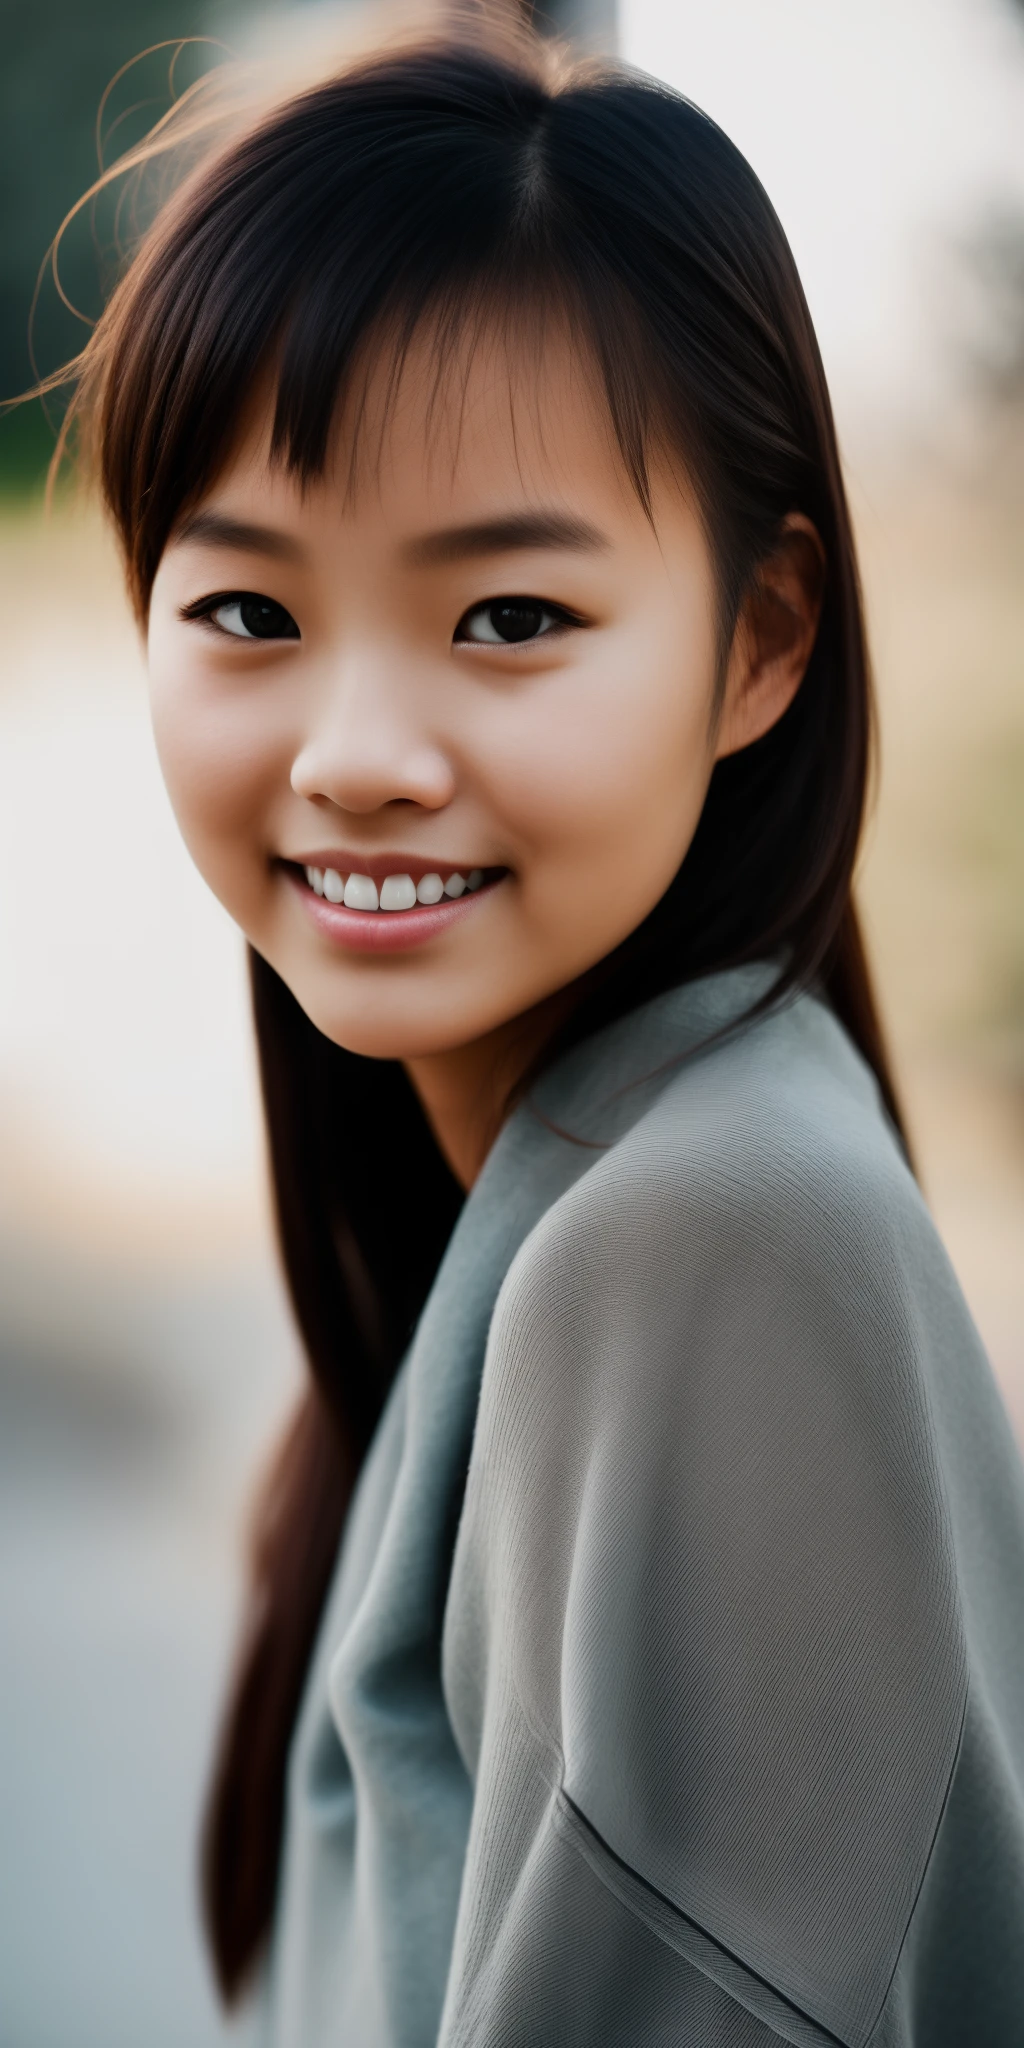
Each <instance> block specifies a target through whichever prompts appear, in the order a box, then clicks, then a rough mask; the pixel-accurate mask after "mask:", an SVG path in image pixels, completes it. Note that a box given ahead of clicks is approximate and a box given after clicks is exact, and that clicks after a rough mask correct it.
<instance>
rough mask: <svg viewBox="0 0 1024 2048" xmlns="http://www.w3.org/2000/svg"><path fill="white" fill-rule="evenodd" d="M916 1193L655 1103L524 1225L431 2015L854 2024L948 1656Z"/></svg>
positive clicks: (552, 2027) (899, 1866) (461, 1553)
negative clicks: (462, 1815) (437, 1994)
mask: <svg viewBox="0 0 1024 2048" xmlns="http://www.w3.org/2000/svg"><path fill="white" fill-rule="evenodd" d="M916 1200H917V1197H916V1195H915V1194H914V1192H913V1190H912V1184H910V1183H909V1176H907V1175H906V1174H905V1172H904V1169H903V1168H902V1166H901V1164H900V1163H899V1162H898V1161H897V1160H896V1158H895V1155H894V1154H893V1157H892V1160H891V1161H889V1159H888V1157H887V1156H883V1160H882V1164H881V1165H879V1163H878V1160H877V1158H875V1159H872V1160H871V1161H870V1162H868V1163H867V1164H865V1163H864V1162H860V1161H858V1160H857V1159H856V1157H854V1158H853V1159H852V1160H851V1159H850V1158H845V1159H843V1160H842V1161H840V1162H839V1164H838V1165H837V1163H836V1161H835V1158H834V1157H833V1156H831V1155H830V1154H829V1153H828V1150H827V1148H825V1150H824V1152H823V1151H822V1148H821V1147H820V1146H819V1147H816V1146H815V1144H813V1143H811V1142H803V1141H801V1139H800V1136H799V1133H797V1134H796V1136H794V1135H793V1133H792V1132H790V1131H787V1132H785V1133H783V1134H781V1135H780V1134H779V1133H778V1132H767V1133H765V1134H764V1135H763V1139H762V1140H761V1141H759V1140H758V1139H757V1138H756V1136H755V1137H754V1138H753V1139H752V1137H751V1133H750V1131H749V1129H748V1130H745V1131H744V1132H743V1134H742V1144H733V1145H730V1142H729V1132H728V1128H727V1127H726V1128H725V1131H724V1134H723V1129H722V1126H721V1124H718V1123H716V1125H715V1126H714V1129H713V1130H710V1129H709V1133H708V1140H707V1142H706V1143H704V1144H703V1145H702V1144H701V1142H700V1132H699V1131H697V1133H696V1134H695V1133H694V1132H693V1131H692V1130H691V1131H690V1132H688V1134H687V1144H686V1146H685V1147H681V1146H679V1145H678V1143H676V1144H674V1143H673V1142H672V1134H671V1133H667V1134H661V1135H660V1136H659V1134H657V1133H655V1135H654V1137H652V1136H651V1134H650V1133H649V1132H647V1131H641V1132H640V1133H639V1134H638V1135H637V1136H636V1138H635V1139H634V1140H633V1141H631V1142H630V1143H629V1144H627V1145H624V1146H620V1147H618V1148H616V1150H615V1152H614V1154H612V1155H610V1156H609V1158H608V1160H607V1162H606V1164H605V1165H603V1166H601V1165H599V1166H598V1167H596V1168H595V1169H594V1170H593V1171H592V1172H591V1173H589V1174H588V1175H587V1176H586V1177H585V1179H584V1180H583V1181H582V1182H580V1183H579V1184H578V1185H577V1187H576V1188H575V1189H574V1190H572V1191H571V1192H570V1194H569V1195H568V1196H567V1197H566V1198H565V1199H564V1200H563V1201H562V1202H560V1203H559V1204H558V1205H557V1206H556V1208H555V1209H554V1210H552V1211H551V1212H550V1213H549V1215H548V1217H547V1218H546V1219H545V1222H544V1224H543V1226H542V1227H541V1229H540V1230H539V1231H538V1232H536V1233H535V1234H534V1237H533V1239H532V1240H531V1241H530V1242H529V1244H528V1245H527V1246H526V1247H525V1248H524V1251H523V1253H522V1254H521V1255H520V1258H519V1260H518V1261H517V1264H516V1266H515V1267H514V1268H513V1271H512V1273H511V1275H510V1276H509V1281H508V1282H507V1283H506V1288H505V1290H504V1292H503V1297H502V1299H501V1301H500V1303H499V1310H498V1314H497V1316H496V1319H495V1324H494V1328H493V1332H492V1343H491V1349H490V1355H489V1358H488V1363H487V1367H486V1370H485V1378H484V1387H483V1392H482V1397H481V1410H480V1418H479V1424H478V1437H477V1444H476V1448H475V1451H474V1467H473V1470H472V1471H471V1480H470V1487H469V1489H468V1491H467V1499H466V1507H465V1512H464V1517H463V1525H462V1528H461V1530H460V1537H459V1545H458V1551H457V1556H456V1570H455V1573H454V1575H453V1582H452V1598H451V1601H450V1613H449V1626H448V1629H447V1638H446V1685H447V1687H448V1691H449V1697H450V1701H451V1708H452V1712H453V1719H454V1721H455V1725H456V1730H457V1733H460V1740H461V1741H462V1742H463V1745H464V1750H465V1753H466V1756H467V1761H468V1763H469V1765H470V1768H471V1769H472V1770H473V1772H474V1774H475V1779H476V1801H475V1810H474V1824H473V1831H472V1835H471V1841H470V1852H469V1858H468V1861H467V1870H466V1882H465V1885H464V1892H463V1910H462V1913H461V1915H460V1927H459V1931H458V1934H457V1939H456V1951H455V1957H454V1962H453V1980H452V1986H451V1995H450V1999H449V2007H448V2015H447V2025H448V2027H449V2029H450V2031H449V2032H448V2033H443V2035H442V2038H443V2039H444V2040H445V2042H446V2043H448V2042H450V2043H452V2044H454V2043H455V2042H456V2041H459V2042H460V2043H461V2042H462V2041H463V2040H465V2041H467V2042H468V2041H469V2040H472V2041H473V2043H474V2048H497V2044H498V2043H501V2044H503V2048H505V2044H507V2048H511V2044H513V2043H516V2044H519V2043H522V2044H523V2048H526V2044H527V2042H530V2043H543V2042H546V2041H550V2042H551V2043H552V2044H554V2043H556V2042H557V2043H558V2044H559V2048H577V2044H579V2048H583V2044H584V2043H589V2042H592V2041H597V2040H601V2041H602V2043H604V2044H607V2048H626V2044H632V2043H633V2042H636V2043H637V2044H639V2043H641V2042H643V2043H645V2044H647V2043H655V2042H660V2041H665V2042H666V2043H668V2042H669V2041H672V2042H691V2041H692V2042H694V2043H700V2044H701V2048H725V2044H731V2043H736V2044H738V2048H747V2044H749V2048H756V2044H762V2043H767V2042H769V2041H772V2040H785V2041H791V2042H796V2043H802V2042H815V2043H817V2042H822V2041H833V2042H834V2041H840V2042H842V2043H845V2044H847V2048H860V2044H866V2043H867V2042H868V2040H869V2038H870V2037H871V2035H872V2032H873V2030H874V2029H876V2027H877V2025H878V2023H879V2018H880V2015H881V2014H882V2011H883V2007H884V2005H885V2000H886V1995H887V1992H888V1989H889V1986H890V1984H891V1982H892V1979H893V1974H894V1971H895V1969H896V1965H897V1961H898V1957H899V1953H900V1948H901V1945H902V1943H903V1941H904V1938H905V1935H906V1931H907V1927H908V1924H909V1921H910V1918H911V1915H912V1912H913V1908H914V1903H915V1900H916V1898H917V1895H918V1892H919V1889H920V1886H921V1883H922V1879H923V1876H924V1873H925V1870H926V1868H927V1865H928V1861H929V1857H930V1855H931V1852H932V1847H933V1844H934V1841H935V1837H936V1831H937V1829H938V1826H939V1823H940V1819H941V1816H942V1812H943V1807H944V1803H945V1800H946V1798H947V1795H948V1790H949V1785H950V1781H951V1776H952V1772H953V1768H954V1764H955V1761H956V1755H957V1747H958V1742H959V1739H960V1731H961V1728H962V1724H963V1717H964V1707H965V1699H966V1685H967V1679H966V1654H965V1650H964V1642H963V1632H962V1628H961V1625H960V1616H959V1608H958V1594H957V1583H956V1568H955V1559H954V1555H953V1548H952V1542H951V1538H950V1533H949V1528H948V1523H947V1516H946V1513H945V1508H944V1503H943V1495H942V1485H941V1479H940V1474H939V1471H938V1467H937V1460H936V1454H935V1447H934V1442H933V1435H932V1430H931V1426H930V1421H929V1407H928V1392H927V1337H926V1334H925V1321H924V1320H923V1319H922V1317H921V1316H920V1314H919V1313H918V1304H917V1301H916V1297H915V1278H914V1271H913V1257H912V1249H908V1247H911V1241H912V1236H913V1232H912V1231H910V1232H909V1234H908V1229H907V1223H906V1219H907V1214H908V1204H909V1205H910V1206H911V1207H912V1205H913V1203H914V1202H915V1201H916ZM527 2015H529V2016H530V2017H529V2019H527ZM876 2038H877V2036H876Z"/></svg>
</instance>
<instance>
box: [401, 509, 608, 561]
mask: <svg viewBox="0 0 1024 2048" xmlns="http://www.w3.org/2000/svg"><path fill="white" fill-rule="evenodd" d="M610 546H611V542H610V540H609V539H608V536H607V534H604V533H602V532H601V531H600V529H599V528H598V527H596V526H591V525H589V524H588V522H587V520H585V519H576V518H573V517H572V515H571V514H570V513H566V512H516V513H510V514H509V515H508V516H507V517H506V518H503V519H484V520H481V521H479V522H478V523H477V524H474V525H471V526H448V527H445V528H443V529H442V530H441V531H440V532H437V533H424V534H420V535H419V536H418V537H417V538H416V539H415V540H409V541H406V542H405V544H404V546H403V548H402V553H403V555H404V556H405V559H406V561H407V562H408V563H410V565H411V566H413V567H414V568H429V567H431V566H432V565H433V564H435V563H438V562H464V561H469V560H471V559H472V557H473V556H474V555H503V554H508V553H511V552H512V551H513V550H515V549H517V548H523V549H525V548H574V549H576V550H577V551H586V552H590V553H593V552H596V551H598V550H603V549H605V548H609V547H610Z"/></svg>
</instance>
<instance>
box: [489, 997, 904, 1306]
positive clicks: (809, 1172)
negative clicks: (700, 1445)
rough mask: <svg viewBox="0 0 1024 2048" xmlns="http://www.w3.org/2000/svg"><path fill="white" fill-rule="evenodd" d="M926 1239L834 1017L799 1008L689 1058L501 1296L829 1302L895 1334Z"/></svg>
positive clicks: (534, 1245)
mask: <svg viewBox="0 0 1024 2048" xmlns="http://www.w3.org/2000/svg"><path fill="white" fill-rule="evenodd" d="M922 1241H931V1242H932V1243H934V1230H933V1228H932V1225H931V1222H930V1219H929V1217H928V1214H927V1211H926V1209H925V1207H924V1204H923V1202H922V1199H921V1196H920V1193H919V1190H918V1188H917V1186H916V1183H915V1181H914V1179H913V1177H912V1175H911V1173H910V1171H909V1169H908V1167H907V1164H906V1161H905V1159H904V1156H903V1153H902V1150H901V1148H900V1145H899V1142H898V1139H897V1137H896V1135H895V1133H894V1131H893V1130H892V1128H891V1126H890V1125H889V1123H888V1120H887V1119H886V1117H885V1114H884V1112H883V1110H882V1107H881V1104H880V1102H879V1099H878V1093H877V1089H876V1086H875V1083H874V1079H873V1076H872V1075H871V1074H870V1073H869V1072H868V1070H867V1069H866V1067H865V1066H864V1063H863V1062H862V1061H861V1060H860V1058H859V1056H858V1055H857V1053H856V1052H855V1050H854V1048H853V1047H852V1045H851V1044H850V1042H849V1040H848V1039H847V1038H846V1036H845V1034H844V1033H843V1031H842V1029H841V1027H840V1026H839V1025H838V1023H837V1022H836V1021H835V1019H834V1018H833V1017H832V1016H831V1015H830V1014H829V1013H828V1012H827V1011H826V1010H825V1009H824V1008H823V1007H822V1006H821V1005H820V1004H818V1003H816V1002H814V1001H812V1000H811V999H809V998H803V999H801V1000H799V1001H798V1002H796V1003H794V1004H792V1005H790V1006H789V1008H787V1009H785V1010H783V1011H781V1012H780V1013H778V1014H777V1015H773V1016H770V1017H768V1018H765V1019H764V1020H762V1021H761V1022H759V1023H758V1024H756V1025H755V1026H753V1027H752V1028H750V1029H749V1030H747V1031H745V1032H743V1033H741V1034H739V1035H737V1037H735V1038H734V1039H732V1040H728V1041H726V1042H724V1043H723V1044H721V1045H718V1046H715V1047H712V1048H711V1049H710V1050H709V1051H708V1052H707V1053H705V1054H703V1055H701V1056H698V1057H697V1058H696V1059H694V1060H693V1061H691V1062H685V1063H683V1064H681V1066H680V1067H679V1069H678V1071H677V1072H676V1073H675V1074H674V1075H673V1076H672V1077H671V1078H670V1079H669V1080H668V1081H667V1082H666V1085H665V1086H664V1088H663V1089H662V1090H661V1092H660V1093H659V1095H658V1096H657V1098H656V1100H655V1101H654V1103H653V1104H652V1105H651V1106H650V1107H649V1108H648V1109H647V1110H646V1112H645V1113H644V1114H643V1115H642V1116H641V1117H640V1118H639V1119H638V1120H637V1121H636V1122H635V1123H634V1124H633V1126H632V1127H631V1128H630V1129H629V1130H628V1131H627V1132H626V1133H625V1135H624V1136H622V1137H621V1138H620V1139H619V1140H618V1142H617V1143H616V1144H615V1145H613V1146H611V1147H610V1148H609V1149H608V1150H607V1151H605V1152H604V1153H602V1154H600V1155H598V1156H597V1157H596V1159H595V1161H594V1163H593V1165H592V1166H591V1167H590V1168H589V1169H588V1171H587V1172H585V1173H584V1174H583V1175H582V1176H581V1177H580V1178H579V1179H578V1180H577V1181H576V1182H575V1184H574V1185H573V1186H572V1187H571V1188H570V1189H569V1190H568V1191H567V1192H566V1194H565V1195H564V1196H563V1197H562V1198H561V1200H559V1201H558V1202H557V1203H555V1204H554V1205H553V1207H552V1208H551V1209H550V1210H549V1211H548V1213H547V1215H546V1216H545V1217H544V1218H543V1219H542V1221H541V1224H540V1225H539V1227H538V1228H537V1229H536V1230H535V1231H534V1232H533V1233H532V1235H531V1237H530V1238H529V1239H528V1240H527V1242H526V1244H525V1245H524V1247H523V1250H522V1252H521V1253H520V1256H519V1258H518V1260H517V1261H516V1264H515V1266H514V1268H513V1270H512V1272H511V1274H510V1275H509V1282H508V1286H507V1296H508V1297H510V1298H511V1299H516V1298H518V1299H520V1300H522V1299H523V1298H524V1296H525V1297H532V1298H533V1300H534V1302H535V1305H537V1306H538V1307H539V1305H540V1303H541V1301H542V1300H543V1298H544V1296H545V1294H546V1292H547V1290H548V1288H550V1287H554V1289H555V1290H556V1292H557V1295H558V1297H559V1299H560V1301H561V1304H562V1309H563V1313H564V1309H565V1294H566V1286H567V1283H568V1282H569V1281H570V1279H571V1277H572V1276H574V1275H575V1276H576V1278H577V1280H578V1283H579V1287H580V1289H581V1291H582V1292H583V1293H584V1294H585V1295H586V1298H587V1299H588V1301H589V1302H590V1303H591V1304H592V1306H593V1308H594V1310H595V1311H596V1312H599V1313H605V1312H609V1313H612V1314H614V1313H615V1309H616V1305H617V1304H620V1305H621V1306H622V1307H623V1308H625V1309H627V1310H628V1312H629V1313H630V1314H633V1315H635V1314H636V1313H637V1312H638V1311H639V1312H640V1313H641V1314H643V1315H644V1316H646V1315H647V1314H648V1313H656V1312H657V1311H658V1310H659V1309H660V1310H661V1311H665V1312H668V1313H670V1314H672V1313H674V1314H678V1313H680V1312H683V1313H685V1312H686V1310H687V1308H690V1309H693V1308H695V1307H696V1304H697V1302H698V1301H699V1300H702V1299H703V1300H705V1301H707V1300H709V1298H711V1297H713V1298H714V1299H715V1300H717V1302H718V1304H719V1307H720V1309H721V1310H722V1311H723V1312H725V1311H727V1310H731V1311H732V1312H735V1311H736V1310H737V1308H738V1306H739V1298H738V1296H739V1293H741V1292H742V1288H743V1286H744V1283H746V1286H747V1289H748V1292H749V1299H750V1303H751V1306H752V1307H754V1306H756V1308H757V1310H758V1312H759V1313H760V1312H763V1311H764V1309H765V1307H766V1305H767V1302H768V1300H769V1299H772V1298H776V1297H779V1296H784V1297H785V1301H786V1304H787V1307H788V1311H789V1313H790V1314H791V1315H793V1314H797V1313H798V1312H799V1311H800V1309H801V1307H802V1308H803V1309H804V1310H805V1311H810V1310H811V1309H813V1305H814V1303H815V1302H816V1301H820V1302H821V1303H823V1304H824V1303H826V1302H827V1304H828V1306H829V1310H830V1313H831V1315H832V1317H833V1318H835V1319H840V1320H842V1319H844V1318H847V1319H852V1320H853V1321H854V1322H860V1321H863V1320H864V1319H865V1318H868V1319H869V1320H870V1318H871V1316H872V1315H873V1314H882V1315H883V1316H884V1317H885V1319H886V1321H887V1324H888V1328H889V1340H890V1344H891V1343H892V1342H897V1341H898V1337H899V1331H898V1325H899V1324H900V1322H901V1319H902V1318H903V1317H904V1316H905V1315H907V1314H912V1310H911V1308H910V1305H909V1302H908V1298H907V1297H908V1292H910V1291H912V1287H913V1274H914V1270H915V1267H916V1265H918V1264H919V1263H920V1260H919V1258H918V1257H917V1253H918V1252H919V1248H920V1245H921V1243H922Z"/></svg>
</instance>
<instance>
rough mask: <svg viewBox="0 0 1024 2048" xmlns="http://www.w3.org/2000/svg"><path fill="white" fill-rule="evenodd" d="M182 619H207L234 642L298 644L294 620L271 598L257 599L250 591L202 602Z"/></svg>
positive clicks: (297, 630) (190, 608)
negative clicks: (276, 641) (277, 641)
mask: <svg viewBox="0 0 1024 2048" xmlns="http://www.w3.org/2000/svg"><path fill="white" fill-rule="evenodd" d="M186 617H187V618H193V619H208V620H209V621H210V623H211V625H213V626H215V627H216V628H217V630H218V632H221V633H230V635H231V637H232V639H234V640H298V639H299V637H300V635H299V629H298V627H297V625H296V623H295V620H294V619H293V618H292V615H291V613H290V612H286V611H285V608H284V606H283V604H276V603H275V601H274V599H273V598H272V597H259V596H257V595H256V593H255V592H251V591H239V592H237V593H234V594H233V595H232V596H230V597H218V598H213V599H212V600H211V599H209V598H207V599H204V601H203V603H202V604H201V605H196V606H195V607H194V608H193V607H192V606H189V609H188V611H187V612H186Z"/></svg>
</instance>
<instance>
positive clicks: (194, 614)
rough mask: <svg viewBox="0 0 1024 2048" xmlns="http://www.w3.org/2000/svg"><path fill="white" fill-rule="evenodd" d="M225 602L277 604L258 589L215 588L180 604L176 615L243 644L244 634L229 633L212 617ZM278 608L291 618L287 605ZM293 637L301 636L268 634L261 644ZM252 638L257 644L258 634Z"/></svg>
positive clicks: (188, 622) (265, 644)
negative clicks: (209, 592) (205, 594)
mask: <svg viewBox="0 0 1024 2048" xmlns="http://www.w3.org/2000/svg"><path fill="white" fill-rule="evenodd" d="M226 604H274V605H277V604H278V599H277V598H268V597H266V596H264V594H263V593H262V591H259V590H215V591H214V592H213V593H212V595H211V596H210V597H197V598H196V599H195V600H194V601H193V603H192V604H185V605H182V606H181V608H180V610H179V612H178V617H179V618H180V619H182V620H184V622H185V623H186V624H187V625H201V626H208V627H209V630H210V632H211V633H219V634H220V637H221V639H222V640H241V641H242V642H243V644H244V642H245V638H246V636H245V635H244V634H241V633H229V632H228V630H227V627H226V626H218V624H217V622H216V620H215V618H214V617H213V614H214V612H217V611H219V610H220V608H221V606H222V605H226ZM280 610H281V611H283V612H286V613H287V615H288V617H289V618H291V613H290V612H289V611H288V607H287V605H280ZM293 637H294V638H301V634H299V633H298V632H296V634H295V635H294V636H292V635H290V634H281V635H277V636H268V638H267V639H266V640H265V641H263V642H262V644H263V645H264V646H271V645H273V643H274V639H275V638H280V639H291V638H293ZM252 640H253V642H255V643H256V644H257V645H259V644H260V638H259V635H257V634H253V636H252Z"/></svg>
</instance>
